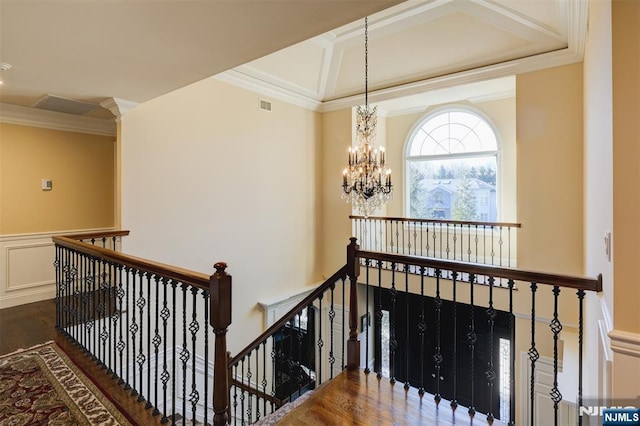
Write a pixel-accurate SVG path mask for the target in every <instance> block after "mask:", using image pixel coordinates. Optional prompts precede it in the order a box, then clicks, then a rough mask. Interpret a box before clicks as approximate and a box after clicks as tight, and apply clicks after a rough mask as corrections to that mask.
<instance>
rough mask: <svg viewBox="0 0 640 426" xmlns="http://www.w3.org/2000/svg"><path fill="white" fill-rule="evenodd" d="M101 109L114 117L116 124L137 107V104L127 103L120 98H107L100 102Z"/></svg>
mask: <svg viewBox="0 0 640 426" xmlns="http://www.w3.org/2000/svg"><path fill="white" fill-rule="evenodd" d="M100 106H101V107H102V108H105V109H108V110H109V111H111V113H112V114H113V115H114V116H115V117H116V122H117V121H120V120H121V119H122V116H123V115H125V114H126V113H128V112H129V111H131V110H132V109H133V108H135V107H137V106H138V103H137V102H133V101H127V100H126V99H120V98H109V99H107V100H105V101H102V102H100Z"/></svg>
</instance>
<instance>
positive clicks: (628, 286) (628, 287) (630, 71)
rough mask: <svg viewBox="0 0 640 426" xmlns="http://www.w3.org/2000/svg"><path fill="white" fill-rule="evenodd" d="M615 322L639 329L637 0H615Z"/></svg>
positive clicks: (639, 27)
mask: <svg viewBox="0 0 640 426" xmlns="http://www.w3.org/2000/svg"><path fill="white" fill-rule="evenodd" d="M612 22H613V24H612V27H613V112H614V115H613V206H614V215H613V220H614V226H615V229H616V235H615V238H614V254H615V263H614V275H615V286H616V291H615V294H614V305H615V308H614V325H615V328H616V329H619V330H625V331H631V332H635V333H640V310H638V302H639V301H640V287H638V265H639V264H640V254H639V253H640V250H638V242H639V241H640V221H639V220H638V211H640V189H639V185H640V2H637V1H615V0H614V1H613V2H612Z"/></svg>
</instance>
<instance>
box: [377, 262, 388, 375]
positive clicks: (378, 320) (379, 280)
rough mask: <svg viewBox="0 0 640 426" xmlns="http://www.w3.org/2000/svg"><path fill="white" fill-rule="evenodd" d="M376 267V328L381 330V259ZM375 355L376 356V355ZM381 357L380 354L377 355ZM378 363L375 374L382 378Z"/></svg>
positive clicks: (379, 363) (380, 365) (380, 366)
mask: <svg viewBox="0 0 640 426" xmlns="http://www.w3.org/2000/svg"><path fill="white" fill-rule="evenodd" d="M377 269H378V305H377V306H376V330H382V316H383V314H382V261H380V260H378V262H377ZM384 349H386V348H383V350H384ZM376 357H378V356H377V355H376ZM378 358H379V359H382V355H381V354H380V356H379V357H378ZM377 364H378V365H379V367H378V371H376V373H377V374H376V376H377V377H378V379H380V378H382V361H380V362H377Z"/></svg>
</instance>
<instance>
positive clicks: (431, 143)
mask: <svg viewBox="0 0 640 426" xmlns="http://www.w3.org/2000/svg"><path fill="white" fill-rule="evenodd" d="M498 166H499V165H498V139H497V136H496V132H495V130H494V127H493V126H492V125H491V123H490V122H489V120H488V119H487V118H485V117H484V115H483V114H481V113H480V112H479V111H476V110H473V109H471V108H467V107H458V106H456V107H447V108H445V109H440V110H438V111H435V112H434V113H432V114H430V115H428V116H427V117H425V118H423V119H422V120H421V121H419V122H418V124H417V125H416V127H415V128H414V130H413V132H412V133H411V135H410V137H409V139H408V140H407V145H406V151H405V171H406V173H405V176H406V179H407V188H408V191H407V192H406V196H405V202H406V209H407V210H406V211H407V212H408V215H409V216H410V217H414V218H424V219H453V220H465V221H491V222H494V221H497V220H498V216H499V212H498V208H497V206H498V202H497V201H498V197H497V191H498V188H497V185H496V182H497V177H498V176H497V175H498V173H499V167H498Z"/></svg>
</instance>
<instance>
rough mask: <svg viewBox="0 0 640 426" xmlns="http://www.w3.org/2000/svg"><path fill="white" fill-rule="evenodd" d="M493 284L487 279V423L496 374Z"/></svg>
mask: <svg viewBox="0 0 640 426" xmlns="http://www.w3.org/2000/svg"><path fill="white" fill-rule="evenodd" d="M493 284H494V277H489V308H488V309H487V311H486V312H487V318H488V322H489V364H488V366H487V371H486V372H485V377H486V378H487V384H488V385H489V412H488V413H487V422H489V423H493V420H494V416H493V386H494V380H495V378H496V372H495V370H494V368H493V357H494V353H493V332H494V325H495V320H496V316H497V312H496V310H495V309H494V308H493Z"/></svg>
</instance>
